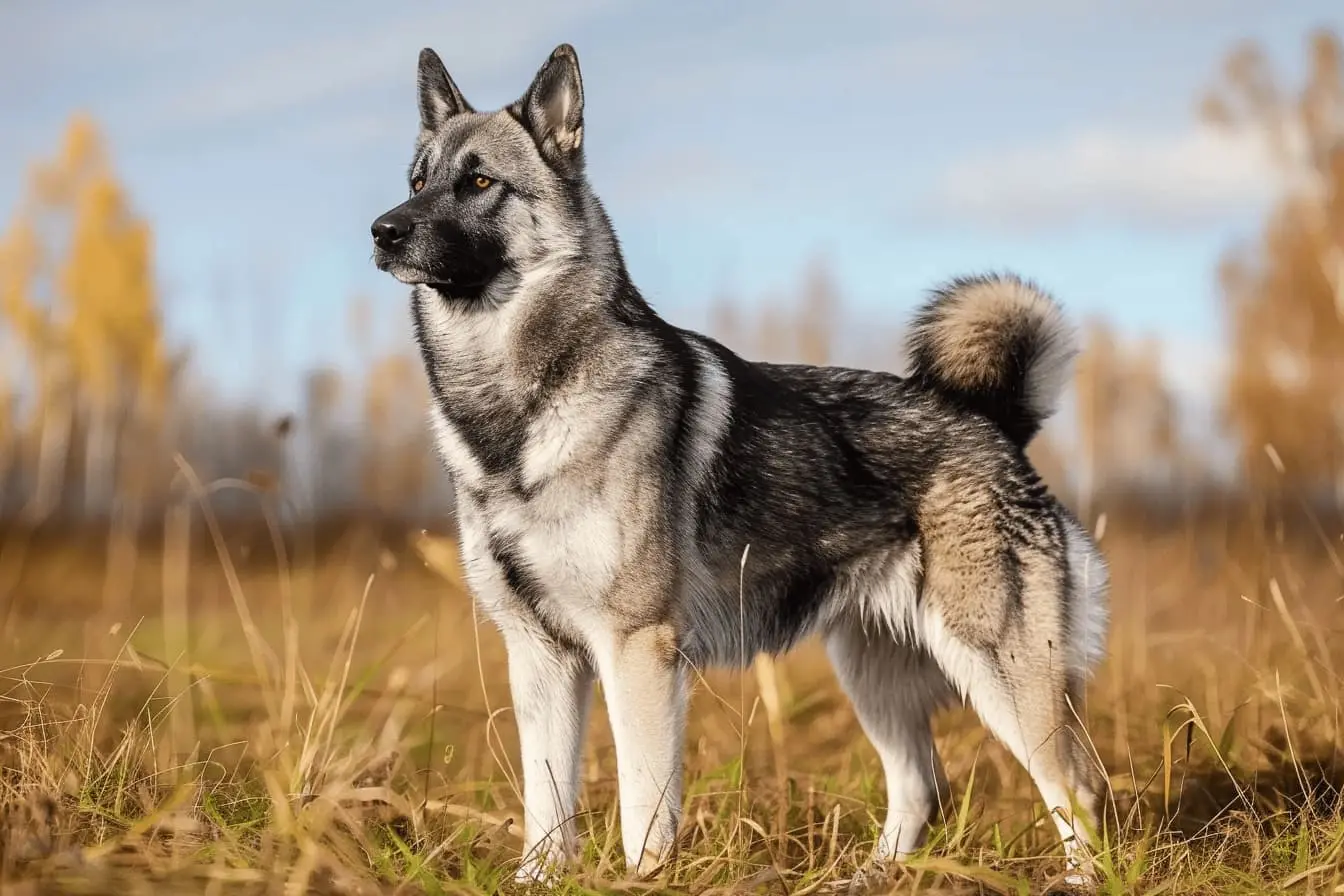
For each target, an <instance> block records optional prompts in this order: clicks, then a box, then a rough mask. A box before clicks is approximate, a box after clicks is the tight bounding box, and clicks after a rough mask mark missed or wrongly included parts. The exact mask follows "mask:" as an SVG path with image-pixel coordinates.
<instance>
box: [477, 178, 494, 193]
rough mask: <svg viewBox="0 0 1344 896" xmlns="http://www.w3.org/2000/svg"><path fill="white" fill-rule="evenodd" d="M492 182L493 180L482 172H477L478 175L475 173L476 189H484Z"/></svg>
mask: <svg viewBox="0 0 1344 896" xmlns="http://www.w3.org/2000/svg"><path fill="white" fill-rule="evenodd" d="M492 183H494V181H493V180H491V179H490V178H488V177H486V176H485V175H484V174H478V175H476V189H478V190H484V189H485V188H486V187H488V186H490V185H491V184H492Z"/></svg>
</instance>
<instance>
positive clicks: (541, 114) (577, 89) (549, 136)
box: [516, 44, 583, 164]
mask: <svg viewBox="0 0 1344 896" xmlns="http://www.w3.org/2000/svg"><path fill="white" fill-rule="evenodd" d="M516 109H517V111H518V112H519V114H520V116H521V117H522V119H523V123H524V124H526V125H527V129H528V130H529V131H531V132H532V137H533V139H535V140H536V141H537V146H539V147H541V152H542V155H544V156H546V158H547V159H548V160H550V161H551V162H552V163H557V164H570V163H572V162H573V161H574V160H576V159H577V158H578V157H579V150H580V149H581V148H582V147H583V77H582V76H581V75H580V74H579V56H578V54H577V53H575V52H574V48H573V47H571V46H570V45H569V44H561V45H560V46H558V47H556V48H555V51H554V52H552V53H551V58H550V59H547V60H546V64H545V65H543V66H542V67H541V69H540V70H539V71H538V72H537V76H536V77H535V78H534V79H533V80H532V86H531V87H529V88H527V93H525V94H524V95H523V98H522V99H521V100H519V101H518V104H517V106H516Z"/></svg>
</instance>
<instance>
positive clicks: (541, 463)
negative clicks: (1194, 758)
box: [374, 46, 1106, 876]
mask: <svg viewBox="0 0 1344 896" xmlns="http://www.w3.org/2000/svg"><path fill="white" fill-rule="evenodd" d="M419 83H420V89H421V100H420V106H421V111H422V126H421V130H420V133H419V135H418V137H417V140H416V144H415V153H414V161H413V163H412V166H411V171H410V178H409V180H410V183H411V185H412V194H411V196H410V198H409V199H408V200H407V201H406V202H405V203H403V204H402V205H400V206H398V207H397V208H395V209H393V210H392V211H390V212H388V213H387V214H386V215H384V216H383V217H382V218H380V219H379V220H378V222H375V224H374V237H375V240H374V241H375V260H376V262H377V264H378V266H379V267H380V268H381V269H383V270H385V271H388V272H389V273H391V274H393V275H394V276H396V277H397V278H398V279H400V280H402V281H403V282H406V283H409V284H414V288H413V289H412V308H413V315H414V322H415V332H416V338H417V340H418V342H419V345H420V348H421V351H422V355H423V358H424V363H425V369H426V374H427V376H428V379H429V384H430V387H431V390H432V394H433V406H432V408H431V414H430V416H431V424H432V426H433V427H434V430H435V433H436V436H437V444H438V447H439V451H440V453H441V455H442V458H443V461H444V463H445V465H446V467H447V469H448V471H449V473H450V474H451V476H452V478H453V481H454V484H455V487H456V491H457V497H458V515H459V525H460V529H461V542H462V555H463V562H464V567H465V572H466V577H467V580H468V582H469V583H470V585H471V588H472V591H473V593H474V596H475V598H476V600H477V601H478V603H479V604H480V606H481V607H482V608H483V609H484V611H485V612H486V613H487V614H488V615H489V616H490V618H492V619H493V620H494V621H495V623H496V624H497V625H498V626H499V627H500V629H501V631H502V632H503V635H504V638H505V641H506V643H507V646H508V649H509V664H510V683H511V687H512V689H513V693H514V709H515V712H516V713H517V716H518V724H519V729H520V736H521V740H522V754H523V777H524V782H525V785H524V790H525V794H524V800H525V803H526V805H525V814H526V835H525V847H526V853H527V855H526V856H525V862H524V864H523V866H522V868H521V869H520V872H519V873H520V876H532V875H536V874H543V873H545V872H546V871H547V870H548V869H550V868H552V867H553V863H554V862H558V861H563V860H566V859H569V858H572V857H573V856H574V855H575V852H576V849H577V845H576V843H575V830H574V825H573V821H572V814H573V812H574V808H575V800H576V794H577V786H578V773H579V765H578V761H579V760H578V757H579V750H580V744H581V740H582V729H583V724H584V720H585V718H586V714H587V708H588V702H589V700H590V695H591V683H592V681H593V679H594V678H595V677H596V678H599V679H600V680H601V681H602V682H603V684H604V687H605V692H606V694H607V699H608V704H609V710H610V716H611V719H612V726H613V732H614V735H615V742H616V749H617V762H618V768H619V777H620V802H621V823H622V831H623V838H624V844H625V852H626V859H627V862H628V863H629V864H630V867H631V869H632V870H633V869H638V870H639V871H641V872H648V871H650V870H652V869H654V868H656V867H657V866H658V865H659V864H660V863H661V862H663V861H665V860H666V859H667V858H668V856H669V855H670V854H671V851H672V849H673V847H674V841H675V835H676V830H677V824H678V819H679V812H680V800H681V790H680V788H681V750H682V738H683V731H684V714H685V703H686V694H687V690H688V688H687V681H688V674H687V673H688V669H689V668H690V667H691V666H703V665H732V666H743V665H745V664H746V663H748V662H750V660H751V658H752V657H753V656H754V655H755V654H756V653H758V652H762V651H764V652H769V653H781V652H783V651H786V650H788V649H789V648H791V647H793V646H794V645H796V644H797V643H798V642H799V641H801V640H803V639H804V638H807V637H809V636H812V635H820V636H821V637H823V638H824V639H825V640H826V642H827V645H828V649H829V650H830V653H831V655H832V657H833V658H834V661H835V664H836V668H837V672H838V674H839V677H840V680H841V683H842V684H843V686H844V687H845V689H846V690H847V692H848V693H850V695H851V696H852V698H853V699H854V702H855V705H856V709H857V712H858V714H859V718H860V720H861V722H862V724H863V727H864V729H865V731H867V732H868V734H869V736H870V737H871V739H872V740H873V742H874V745H875V747H876V749H877V750H878V753H879V755H880V756H881V758H882V761H883V766H884V768H885V770H886V774H887V783H888V802H889V804H890V811H889V813H888V820H887V823H886V825H885V826H884V829H883V834H882V837H881V839H880V840H879V843H878V844H877V850H876V855H877V856H878V857H882V858H885V857H896V858H900V857H903V856H905V855H907V854H908V853H909V852H910V851H911V850H912V849H914V848H915V847H916V846H917V845H918V843H919V842H920V838H921V837H922V835H923V822H924V820H926V819H927V817H928V814H929V813H930V812H931V811H932V810H933V808H934V806H935V804H936V802H937V798H938V796H939V794H940V793H942V792H944V791H945V781H944V779H943V778H942V772H941V765H940V764H939V763H938V761H937V756H936V752H935V750H934V748H933V742H932V738H931V737H930V735H929V729H928V717H929V714H930V713H931V712H932V711H933V710H934V709H935V708H936V707H937V706H938V705H940V704H941V703H942V702H943V701H944V700H945V699H947V698H949V697H951V696H954V695H959V696H961V697H962V698H963V699H966V700H968V701H969V702H970V703H971V704H972V705H973V706H974V707H975V709H976V710H977V711H978V712H979V714H980V715H981V717H982V718H983V719H984V721H985V722H986V724H987V725H988V727H989V728H990V729H991V730H992V731H993V732H994V734H995V735H996V736H998V737H999V738H1001V739H1002V740H1003V741H1004V742H1005V743H1006V744H1008V746H1009V747H1010V748H1011V749H1012V750H1013V751H1014V754H1015V755H1017V756H1018V758H1019V759H1020V760H1022V761H1023V762H1024V764H1026V765H1027V766H1028V768H1029V769H1030V771H1031V773H1032V775H1033V778H1034V779H1035V780H1036V782H1037V784H1038V786H1039V787H1040V789H1041V792H1042V796H1043V797H1044V798H1045V799H1046V800H1047V802H1048V803H1049V805H1050V806H1051V807H1052V808H1058V809H1060V810H1062V814H1061V815H1060V817H1059V818H1058V819H1057V823H1058V825H1059V829H1060V831H1061V833H1062V834H1063V835H1065V837H1066V838H1069V843H1070V846H1069V848H1070V855H1071V856H1073V857H1074V858H1075V859H1076V858H1077V857H1078V856H1079V855H1080V853H1079V849H1080V843H1079V840H1078V838H1077V837H1076V836H1075V834H1076V831H1075V828H1074V825H1073V822H1072V820H1071V818H1072V816H1071V812H1072V806H1071V801H1076V802H1077V804H1078V807H1079V808H1081V809H1082V810H1083V811H1084V812H1086V813H1088V814H1090V815H1091V816H1092V817H1093V818H1094V819H1095V818H1096V817H1097V816H1096V813H1097V811H1098V800H1099V798H1100V795H1101V784H1100V779H1099V777H1098V775H1097V774H1096V772H1095V771H1094V769H1093V767H1092V765H1091V763H1090V761H1089V759H1088V757H1087V755H1086V753H1085V751H1084V750H1083V748H1082V745H1081V741H1080V739H1079V735H1080V731H1079V725H1078V723H1077V720H1076V718H1075V716H1074V715H1073V713H1074V712H1075V710H1076V709H1078V707H1076V706H1071V701H1072V702H1073V703H1074V704H1076V701H1077V700H1078V699H1079V698H1080V697H1081V685H1082V682H1083V680H1084V679H1085V677H1086V675H1087V673H1088V670H1089V668H1090V666H1091V665H1092V664H1093V663H1094V662H1095V661H1096V660H1097V659H1098V658H1099V656H1100V655H1101V652H1102V644H1103V642H1104V638H1105V627H1106V604H1105V602H1106V584H1105V583H1106V579H1105V564H1104V562H1103V561H1102V559H1101V557H1100V555H1099V553H1098V552H1097V549H1096V546H1095V545H1094V544H1093V543H1092V540H1091V539H1090V537H1089V536H1088V535H1087V533H1086V532H1085V530H1084V529H1083V528H1082V527H1081V526H1080V525H1079V524H1078V523H1077V521H1075V520H1074V519H1073V517H1072V516H1071V515H1070V514H1069V512H1068V511H1067V510H1066V509H1065V508H1064V507H1063V506H1062V505H1061V504H1060V503H1059V502H1058V501H1056V500H1055V499H1054V498H1053V497H1052V496H1051V495H1050V494H1049V493H1048V491H1047V490H1046V488H1045V486H1044V485H1043V484H1042V483H1041V481H1040V479H1039V477H1038V476H1037V474H1036V472H1035V470H1033V469H1032V467H1031V464H1030V463H1029V462H1028V461H1027V459H1026V456H1025V454H1024V450H1023V449H1024V447H1025V445H1026V444H1027V442H1028V441H1029V439H1030V438H1031V436H1032V435H1034V433H1035V432H1036V431H1037V429H1039V426H1040V423H1041V421H1042V420H1043V419H1044V418H1045V417H1046V416H1047V415H1048V414H1049V413H1050V412H1051V410H1052V409H1053V405H1054V403H1055V402H1056V401H1057V399H1058V393H1059V389H1060V388H1061V387H1062V383H1063V382H1064V381H1065V379H1066V378H1067V369H1068V363H1069V360H1070V358H1071V357H1072V352H1073V348H1074V347H1073V337H1072V333H1071V332H1070V331H1069V330H1068V329H1067V328H1066V327H1065V326H1064V324H1063V319H1062V316H1061V315H1060V313H1059V310H1058V307H1057V306H1056V305H1055V304H1054V303H1053V301H1052V300H1050V299H1049V298H1048V297H1047V296H1045V294H1044V293H1042V292H1040V291H1039V290H1037V289H1036V288H1035V287H1032V286H1030V285H1029V284H1026V283H1025V282H1023V281H1020V280H1018V279H1016V278H1010V277H982V278H976V279H974V280H964V281H957V282H955V283H953V284H951V285H949V286H948V287H946V288H944V289H943V290H940V291H937V292H935V293H934V295H933V296H932V298H931V299H930V302H929V304H928V305H927V306H926V307H925V308H924V309H923V311H922V312H921V313H920V315H919V316H918V317H917V319H916V323H917V326H916V328H915V335H914V337H913V342H912V346H911V347H912V355H913V357H914V359H915V369H914V371H913V374H912V376H911V377H910V378H902V377H899V376H895V375H893V374H888V373H881V372H875V371H867V370H853V369H845V368H838V367H814V366H807V365H800V364H767V363H756V362H750V361H747V360H744V359H742V358H740V357H738V356H737V355H735V354H734V353H732V352H730V351H729V350H728V349H726V348H725V347H724V346H722V345H720V344H719V343H717V342H716V341H714V340H712V339H710V338H708V337H706V336H703V335H700V334H697V333H694V332H690V331H687V330H683V329H679V328H677V327H674V326H672V325H671V324H669V323H667V322H666V321H664V320H663V319H662V318H660V317H659V316H658V315H657V314H656V313H655V312H654V311H653V310H652V308H650V306H649V305H648V304H647V303H646V302H645V301H644V299H643V298H642V297H641V296H640V294H639V292H638V290H637V289H636V288H635V286H634V285H633V283H632V282H631V279H630V276H629V274H628V272H627V271H626V268H625V263H624V260H623V258H622V255H621V252H620V248H619V244H618V242H617V239H616V235H615V233H614V231H613V229H612V227H611V224H610V222H609V221H608V219H607V216H606V214H605V212H604V211H603V208H602V205H601V203H600V202H599V201H598V199H597V197H596V196H595V195H594V193H593V191H592V189H591V187H590V186H589V183H588V180H587V176H586V172H585V166H584V157H583V149H584V144H583V113H584V107H583V87H582V79H581V77H580V74H579V67H578V59H577V56H576V54H575V53H574V50H573V48H571V47H569V46H562V47H559V48H557V50H556V51H555V53H553V54H552V56H551V57H550V59H548V60H547V61H546V63H545V64H544V65H543V66H542V68H541V70H540V71H539V72H538V74H537V76H536V78H535V79H534V81H533V83H532V86H531V87H529V89H528V91H527V92H526V93H525V94H524V95H523V97H522V98H521V99H520V100H519V101H518V102H516V103H514V104H513V105H511V106H509V107H507V108H505V109H503V110H500V111H497V112H490V113H479V112H475V111H472V110H471V107H470V105H469V104H468V103H467V102H466V100H465V99H464V98H463V97H462V95H461V93H460V91H458V90H457V88H456V86H455V85H454V84H453V82H452V80H451V79H450V78H449V77H448V75H447V73H446V72H444V71H442V65H441V63H439V62H438V57H437V56H435V55H433V53H432V52H430V51H426V52H425V53H424V54H422V57H421V74H420V79H419ZM417 187H418V189H416V188H417ZM916 819H918V823H916Z"/></svg>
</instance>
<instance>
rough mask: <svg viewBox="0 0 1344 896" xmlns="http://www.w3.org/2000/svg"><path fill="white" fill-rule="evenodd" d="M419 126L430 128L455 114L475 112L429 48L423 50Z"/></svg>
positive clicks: (439, 124) (440, 61)
mask: <svg viewBox="0 0 1344 896" xmlns="http://www.w3.org/2000/svg"><path fill="white" fill-rule="evenodd" d="M417 80H418V82H419V85H420V126H421V127H423V128H424V129H425V130H427V131H432V130H435V129H437V128H439V127H442V126H443V123H444V122H445V121H447V120H448V119H450V118H452V117H453V116H454V115H460V114H462V113H463V112H474V111H475V110H474V109H472V108H471V104H470V103H468V102H467V101H466V99H465V98H463V96H462V91H460V90H458V89H457V85H456V84H454V83H453V79H452V78H450V77H449V76H448V69H446V68H444V67H443V60H442V59H440V58H439V54H438V53H435V52H434V51H433V50H431V49H430V48H429V47H425V48H424V49H423V50H421V51H420V75H419V78H418V79H417Z"/></svg>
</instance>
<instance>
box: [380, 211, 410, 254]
mask: <svg viewBox="0 0 1344 896" xmlns="http://www.w3.org/2000/svg"><path fill="white" fill-rule="evenodd" d="M414 229H415V222H414V221H412V220H411V219H410V218H408V217H406V216H405V215H400V214H397V213H396V212H388V213H387V214H385V215H383V216H382V217H381V218H379V219H378V220H377V221H374V222H373V242H374V244H375V245H377V246H378V248H379V249H391V248H393V247H395V246H396V245H397V244H398V243H400V242H401V241H402V240H404V239H406V237H408V236H410V235H411V231H412V230H414Z"/></svg>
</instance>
